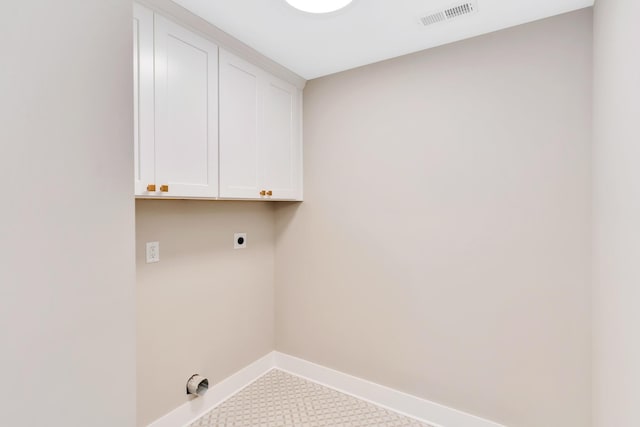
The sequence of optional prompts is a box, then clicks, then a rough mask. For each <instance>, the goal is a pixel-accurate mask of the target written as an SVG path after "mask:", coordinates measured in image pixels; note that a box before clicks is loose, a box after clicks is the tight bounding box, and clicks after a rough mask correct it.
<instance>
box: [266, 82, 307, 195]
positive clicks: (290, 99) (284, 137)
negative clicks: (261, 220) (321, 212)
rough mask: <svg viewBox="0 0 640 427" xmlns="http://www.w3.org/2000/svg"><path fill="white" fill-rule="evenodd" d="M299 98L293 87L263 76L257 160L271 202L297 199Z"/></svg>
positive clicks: (299, 141) (299, 184)
mask: <svg viewBox="0 0 640 427" xmlns="http://www.w3.org/2000/svg"><path fill="white" fill-rule="evenodd" d="M299 102H300V95H299V94H298V90H297V88H296V87H295V86H293V85H290V84H288V83H285V82H283V81H281V80H279V79H276V78H275V77H271V76H267V77H266V82H265V93H264V118H263V120H262V121H261V125H260V129H261V132H260V134H261V136H262V138H263V141H262V142H263V144H262V150H261V160H262V165H261V167H262V176H263V185H264V186H265V187H266V188H267V190H269V191H271V192H272V193H273V195H272V196H271V199H273V200H278V199H280V200H295V199H299V198H301V194H299V190H300V188H301V172H302V171H301V167H300V165H301V163H302V161H301V155H302V147H301V137H300V132H301V126H300V121H301V117H300V116H301V114H300V104H299Z"/></svg>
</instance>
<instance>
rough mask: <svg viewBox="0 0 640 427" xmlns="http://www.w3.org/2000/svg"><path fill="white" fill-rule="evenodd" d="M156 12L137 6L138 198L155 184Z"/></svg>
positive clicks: (135, 126)
mask: <svg viewBox="0 0 640 427" xmlns="http://www.w3.org/2000/svg"><path fill="white" fill-rule="evenodd" d="M153 108H154V107H153V12H151V11H150V10H149V9H146V8H144V7H142V6H140V5H138V4H135V3H134V5H133V112H134V116H133V129H134V134H133V143H134V159H135V194H136V195H137V196H146V195H149V194H151V193H149V192H148V191H147V186H148V185H149V184H153V183H154V182H155V165H154V164H155V159H154V141H153V138H154V131H153V115H154V112H153Z"/></svg>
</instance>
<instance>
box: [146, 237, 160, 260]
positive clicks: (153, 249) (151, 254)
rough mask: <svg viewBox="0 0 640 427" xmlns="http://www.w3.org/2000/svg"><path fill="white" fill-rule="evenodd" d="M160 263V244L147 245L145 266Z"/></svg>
mask: <svg viewBox="0 0 640 427" xmlns="http://www.w3.org/2000/svg"><path fill="white" fill-rule="evenodd" d="M152 262H160V242H148V243H147V264H151V263H152Z"/></svg>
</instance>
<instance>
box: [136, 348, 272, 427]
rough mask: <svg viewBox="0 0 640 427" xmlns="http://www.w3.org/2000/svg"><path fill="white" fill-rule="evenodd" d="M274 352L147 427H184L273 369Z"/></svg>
mask: <svg viewBox="0 0 640 427" xmlns="http://www.w3.org/2000/svg"><path fill="white" fill-rule="evenodd" d="M274 356H275V352H271V353H269V354H267V355H266V356H264V357H262V358H260V359H258V360H256V361H255V362H253V363H252V364H250V365H249V366H247V367H245V368H243V369H241V370H239V371H238V372H236V373H235V374H233V375H231V376H230V377H228V378H226V379H224V380H222V381H220V382H219V383H217V384H215V385H213V386H212V387H210V388H209V390H208V391H207V393H206V394H205V395H204V396H202V397H198V398H196V399H193V400H191V401H189V402H187V403H184V404H182V405H181V406H179V407H177V408H176V409H174V410H173V411H171V412H169V413H168V414H167V415H165V416H164V417H162V418H159V419H157V420H156V421H154V422H152V423H151V424H149V426H148V427H186V426H188V425H189V424H191V423H192V422H194V421H195V420H197V419H198V418H200V417H201V416H203V415H204V414H206V413H207V412H209V411H210V410H211V409H213V408H215V407H216V406H218V405H219V404H220V403H222V402H224V401H225V400H227V399H228V398H229V397H231V396H233V395H234V394H236V393H237V392H238V391H240V390H242V389H243V388H245V387H246V386H248V385H249V384H251V383H252V382H254V381H255V380H257V379H258V378H260V377H261V376H263V375H264V374H266V373H267V372H269V371H270V370H272V369H273V368H274V367H275V361H274Z"/></svg>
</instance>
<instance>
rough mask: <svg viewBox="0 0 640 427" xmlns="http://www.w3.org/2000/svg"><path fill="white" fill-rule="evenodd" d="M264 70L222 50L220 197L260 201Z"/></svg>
mask: <svg viewBox="0 0 640 427" xmlns="http://www.w3.org/2000/svg"><path fill="white" fill-rule="evenodd" d="M261 85H262V71H261V70H259V69H258V68H257V67H255V66H253V65H251V64H249V63H248V62H246V61H243V60H241V59H240V58H238V57H236V56H235V55H232V54H230V53H229V52H226V51H225V50H223V49H220V197H224V198H238V199H259V198H260V191H261V190H264V188H262V187H261V177H260V176H259V167H258V162H259V156H260V151H259V150H260V135H259V133H258V123H259V120H260V115H261V114H262V111H261V110H262V88H261Z"/></svg>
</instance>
